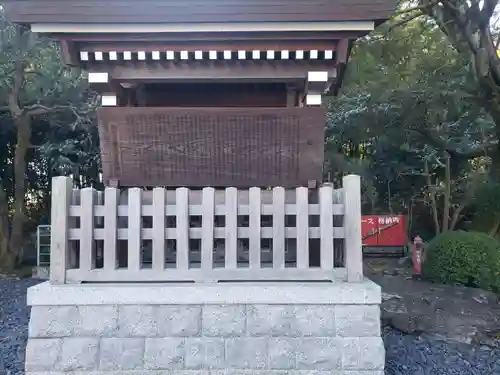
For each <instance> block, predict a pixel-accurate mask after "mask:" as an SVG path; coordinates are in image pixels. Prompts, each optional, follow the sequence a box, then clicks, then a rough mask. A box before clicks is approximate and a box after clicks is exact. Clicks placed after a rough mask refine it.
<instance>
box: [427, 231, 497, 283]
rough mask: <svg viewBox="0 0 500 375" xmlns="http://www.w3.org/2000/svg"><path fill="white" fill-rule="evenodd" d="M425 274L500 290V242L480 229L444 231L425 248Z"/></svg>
mask: <svg viewBox="0 0 500 375" xmlns="http://www.w3.org/2000/svg"><path fill="white" fill-rule="evenodd" d="M423 275H424V277H425V278H426V279H427V280H430V281H433V282H439V283H443V284H460V285H466V286H473V287H478V288H482V289H486V290H493V291H496V292H498V291H500V242H498V241H497V240H495V239H494V238H492V237H490V236H488V235H487V234H485V233H480V232H464V231H457V232H445V233H442V234H440V235H439V236H437V237H435V238H434V239H433V240H432V241H431V242H430V243H429V244H428V247H427V249H426V259H425V263H424V267H423Z"/></svg>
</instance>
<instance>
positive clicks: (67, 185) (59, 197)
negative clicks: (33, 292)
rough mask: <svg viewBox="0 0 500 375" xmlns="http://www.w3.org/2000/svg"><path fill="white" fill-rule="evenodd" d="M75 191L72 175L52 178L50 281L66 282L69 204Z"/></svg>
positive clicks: (55, 282)
mask: <svg viewBox="0 0 500 375" xmlns="http://www.w3.org/2000/svg"><path fill="white" fill-rule="evenodd" d="M72 193H73V180H72V179H71V178H70V177H64V176H60V177H54V178H53V179H52V193H51V213H50V224H51V226H50V282H51V283H52V284H64V283H65V281H66V268H67V263H68V258H67V257H68V232H69V206H70V205H71V195H72Z"/></svg>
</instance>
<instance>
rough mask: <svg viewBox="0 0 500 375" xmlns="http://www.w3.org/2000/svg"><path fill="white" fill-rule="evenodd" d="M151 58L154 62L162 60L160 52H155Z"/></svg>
mask: <svg viewBox="0 0 500 375" xmlns="http://www.w3.org/2000/svg"><path fill="white" fill-rule="evenodd" d="M151 57H152V58H153V60H160V51H153V52H152V53H151Z"/></svg>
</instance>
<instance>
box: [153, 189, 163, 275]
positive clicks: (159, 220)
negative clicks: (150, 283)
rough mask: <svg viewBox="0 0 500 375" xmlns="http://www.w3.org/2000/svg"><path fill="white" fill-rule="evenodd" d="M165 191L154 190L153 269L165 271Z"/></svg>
mask: <svg viewBox="0 0 500 375" xmlns="http://www.w3.org/2000/svg"><path fill="white" fill-rule="evenodd" d="M165 205H166V194H165V189H164V188H162V187H156V188H154V189H153V269H154V270H156V271H163V270H164V269H165Z"/></svg>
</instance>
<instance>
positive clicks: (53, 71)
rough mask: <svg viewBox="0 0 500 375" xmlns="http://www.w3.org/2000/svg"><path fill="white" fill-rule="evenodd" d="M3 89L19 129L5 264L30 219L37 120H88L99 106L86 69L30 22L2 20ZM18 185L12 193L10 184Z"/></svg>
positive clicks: (0, 200) (1, 251)
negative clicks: (71, 63) (68, 62)
mask: <svg viewBox="0 0 500 375" xmlns="http://www.w3.org/2000/svg"><path fill="white" fill-rule="evenodd" d="M0 27H1V30H0V94H1V96H0V97H2V98H5V102H4V103H3V104H4V106H3V107H2V108H1V111H2V118H4V119H5V120H6V121H8V122H10V123H11V124H12V126H13V130H14V132H15V134H16V139H15V143H14V149H13V150H12V154H13V155H12V156H13V160H11V161H12V171H13V174H12V176H11V177H12V181H7V180H6V179H5V177H6V176H3V177H4V178H2V180H1V181H0V264H2V265H3V266H4V267H7V268H12V267H13V266H14V263H15V260H16V255H17V254H18V253H19V250H20V248H21V247H22V242H23V235H24V233H23V229H24V224H25V219H26V212H25V211H26V193H27V186H26V181H27V172H28V168H27V167H28V166H27V164H28V163H27V156H28V154H29V151H30V149H32V148H33V147H34V145H33V144H32V136H33V124H34V122H36V121H40V120H43V121H46V122H48V123H57V122H60V121H65V122H66V124H67V125H70V124H78V123H83V122H88V121H89V120H88V117H87V116H86V114H87V113H90V111H92V109H93V103H92V100H91V98H92V96H89V94H88V93H87V90H86V86H85V84H84V82H83V80H82V77H81V74H80V71H78V70H73V69H69V68H67V67H63V66H62V64H61V63H60V58H59V51H58V48H57V46H56V45H55V44H54V43H53V42H52V41H50V40H48V39H45V38H40V37H38V36H36V35H35V34H32V33H31V32H30V31H29V30H28V29H27V28H26V27H24V26H14V25H12V24H9V23H8V22H6V21H5V20H4V19H0ZM8 185H11V186H12V192H13V194H12V196H9V192H8V190H7V186H8Z"/></svg>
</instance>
